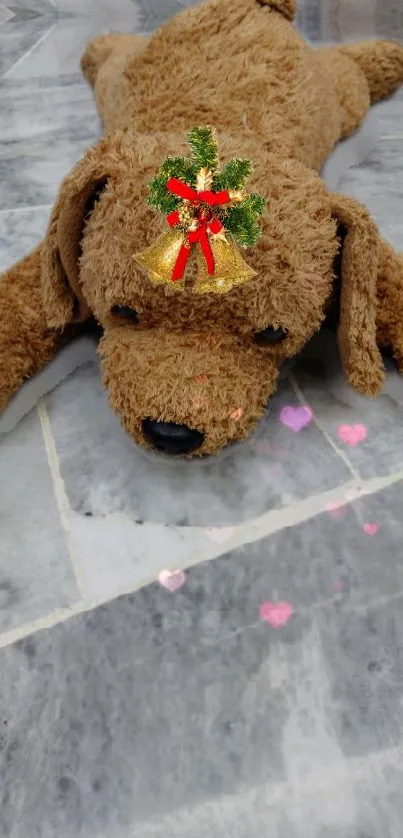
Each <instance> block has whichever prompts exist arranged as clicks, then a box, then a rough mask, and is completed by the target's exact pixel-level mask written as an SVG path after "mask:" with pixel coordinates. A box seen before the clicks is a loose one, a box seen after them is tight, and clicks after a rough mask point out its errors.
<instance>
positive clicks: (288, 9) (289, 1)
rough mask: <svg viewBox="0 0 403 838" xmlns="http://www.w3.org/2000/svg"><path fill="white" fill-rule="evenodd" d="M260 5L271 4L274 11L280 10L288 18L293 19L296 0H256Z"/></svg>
mask: <svg viewBox="0 0 403 838" xmlns="http://www.w3.org/2000/svg"><path fill="white" fill-rule="evenodd" d="M257 2H258V3H260V5H261V6H271V8H272V9H275V11H276V12H281V14H282V15H284V17H286V18H287V19H288V20H294V17H295V13H296V6H297V4H296V0H257Z"/></svg>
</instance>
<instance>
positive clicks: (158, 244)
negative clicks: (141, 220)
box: [133, 126, 266, 294]
mask: <svg viewBox="0 0 403 838" xmlns="http://www.w3.org/2000/svg"><path fill="white" fill-rule="evenodd" d="M188 142H189V145H190V148H191V152H192V153H191V156H190V157H167V158H166V160H165V161H164V163H163V164H162V166H161V167H160V169H159V171H158V173H157V175H156V176H155V178H154V179H153V180H152V181H151V183H150V194H149V197H148V203H149V204H150V206H152V207H154V208H155V209H158V210H159V211H160V212H162V213H163V214H164V215H165V217H166V221H167V223H168V225H169V227H170V228H171V229H170V230H169V231H167V232H165V233H162V235H161V236H159V238H158V239H157V241H155V242H154V243H153V244H152V245H150V247H148V248H146V249H145V250H143V251H142V252H141V253H137V254H136V255H135V256H134V257H133V258H134V259H135V261H136V262H138V263H139V264H140V265H141V266H142V267H144V268H146V269H147V270H148V272H149V278H150V279H151V281H152V282H155V283H168V284H172V283H175V285H176V287H182V288H183V285H184V280H185V273H186V268H187V265H188V261H189V257H190V255H191V253H192V250H193V248H195V251H196V260H197V261H196V264H197V279H196V283H195V286H194V289H193V290H194V291H195V292H196V293H199V294H203V293H211V292H213V293H226V292H227V291H229V290H230V289H231V288H233V287H234V286H235V285H240V284H241V283H243V282H246V281H247V280H249V279H250V278H251V277H252V276H254V275H255V271H254V270H253V269H252V268H250V267H249V266H248V265H247V263H246V262H245V261H244V259H243V258H242V256H241V254H240V252H239V250H238V247H237V244H236V242H237V243H238V244H240V245H241V247H244V248H246V247H250V246H251V245H253V244H255V243H256V242H257V240H258V238H259V236H260V234H261V230H260V227H259V224H258V218H259V217H260V216H261V215H262V214H263V212H264V209H265V206H266V202H265V200H264V198H262V197H261V196H260V195H257V194H256V193H253V192H252V193H250V194H248V193H246V192H245V191H244V186H245V183H246V181H247V180H248V178H249V177H250V174H251V171H252V165H251V163H250V161H249V160H241V159H239V158H234V159H232V160H230V161H229V162H228V163H227V164H226V166H224V168H223V170H222V171H221V172H220V171H219V170H218V143H217V140H216V136H215V132H214V130H213V129H212V128H211V127H210V126H207V127H201V128H200V127H199V128H193V129H192V130H191V131H190V132H189V134H188Z"/></svg>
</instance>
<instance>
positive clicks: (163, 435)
mask: <svg viewBox="0 0 403 838" xmlns="http://www.w3.org/2000/svg"><path fill="white" fill-rule="evenodd" d="M142 429H143V435H144V438H145V439H146V440H147V442H149V443H150V444H151V445H152V446H153V447H154V448H158V450H159V451H163V452H164V453H165V454H191V452H192V451H196V448H199V446H200V445H201V444H202V442H203V437H204V435H203V434H202V433H201V432H200V431H193V430H192V429H191V428H188V427H187V425H176V424H175V423H174V422H155V421H154V420H153V419H143V423H142Z"/></svg>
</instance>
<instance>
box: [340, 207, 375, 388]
mask: <svg viewBox="0 0 403 838" xmlns="http://www.w3.org/2000/svg"><path fill="white" fill-rule="evenodd" d="M330 197H331V203H332V214H333V216H334V217H335V218H336V219H337V221H338V223H339V225H340V228H341V229H342V231H343V236H342V239H343V242H342V244H341V247H342V252H341V258H340V268H341V291H340V319H339V326H338V344H339V351H340V356H341V362H342V365H343V370H344V374H345V376H346V378H347V380H348V381H349V382H350V384H352V385H353V387H355V388H356V389H357V390H359V391H360V392H361V393H363V394H364V395H366V396H375V395H376V394H377V393H379V391H380V390H381V389H382V384H383V381H384V377H385V373H384V366H383V361H382V356H381V353H380V351H379V349H378V346H377V342H376V307H377V303H376V286H377V276H378V266H379V259H380V244H381V240H380V236H379V232H378V229H377V227H376V225H375V223H374V221H373V220H372V219H371V217H370V215H369V213H368V212H367V210H366V209H365V208H364V207H363V206H361V204H359V203H358V202H357V201H355V200H354V199H352V198H347V197H344V196H343V195H336V194H334V195H331V196H330Z"/></svg>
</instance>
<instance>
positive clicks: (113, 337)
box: [0, 0, 403, 455]
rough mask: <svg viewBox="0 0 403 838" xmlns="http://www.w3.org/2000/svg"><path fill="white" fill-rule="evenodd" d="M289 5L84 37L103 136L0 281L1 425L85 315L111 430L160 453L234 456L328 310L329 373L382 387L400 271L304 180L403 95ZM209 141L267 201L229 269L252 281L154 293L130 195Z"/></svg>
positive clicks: (363, 228)
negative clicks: (312, 34) (331, 325)
mask: <svg viewBox="0 0 403 838" xmlns="http://www.w3.org/2000/svg"><path fill="white" fill-rule="evenodd" d="M294 12H295V8H294V0H267V2H264V0H260V2H258V0H208V2H206V3H204V4H202V5H200V6H194V7H191V8H189V9H187V10H186V11H185V12H183V13H181V14H180V15H178V16H177V17H176V18H174V19H173V20H171V21H170V22H168V23H167V24H166V25H165V26H163V27H162V28H161V29H160V30H159V31H158V32H156V33H155V34H154V35H153V36H152V37H151V38H150V39H149V40H148V41H146V40H143V39H142V38H140V37H139V36H136V35H103V36H101V37H100V38H97V39H95V40H94V41H93V42H91V43H90V44H89V46H88V48H87V51H86V53H85V55H84V56H83V59H82V67H83V71H84V73H85V75H86V77H87V78H88V80H89V82H90V83H91V84H92V85H93V86H94V91H95V97H96V102H97V106H98V110H99V113H100V115H101V117H102V120H103V123H104V127H105V137H104V139H102V140H101V141H100V142H99V143H98V145H96V146H95V147H94V148H92V149H91V150H90V151H89V152H88V153H87V154H86V155H85V157H84V158H83V160H82V161H80V162H79V164H78V165H77V166H76V168H75V169H74V170H73V172H72V173H71V174H70V175H68V177H67V178H66V179H65V181H64V183H63V184H62V187H61V190H60V193H59V197H58V199H57V202H56V204H55V207H54V209H53V212H52V216H51V220H50V224H49V229H48V232H47V235H46V238H45V240H44V242H43V243H42V244H41V245H39V247H38V248H37V249H36V250H35V251H34V252H33V253H32V254H31V255H30V256H28V257H26V259H24V260H23V261H22V262H20V263H18V264H17V265H15V266H14V267H13V268H11V269H10V270H9V271H8V272H7V273H6V274H5V275H4V276H3V278H2V281H1V283H0V409H1V408H2V407H4V406H5V405H6V404H7V402H8V400H9V399H10V397H11V396H12V395H13V394H14V393H15V392H16V390H17V389H18V388H19V387H20V386H21V384H22V382H23V381H24V379H26V378H27V377H29V376H31V375H33V374H34V373H35V372H37V371H38V370H39V369H40V368H41V367H43V366H44V365H45V364H46V363H47V362H48V361H49V360H50V359H51V358H52V357H53V355H54V354H55V352H56V351H57V350H58V348H59V347H60V346H61V345H62V343H63V342H65V341H66V340H68V339H70V338H71V337H73V336H74V334H76V333H77V331H79V330H80V329H83V328H85V325H86V323H87V322H89V320H90V318H92V317H95V318H96V320H97V321H98V322H99V323H100V324H101V326H102V327H103V330H104V337H103V338H102V341H101V343H100V354H101V357H102V367H103V377H104V383H105V386H106V387H107V390H108V393H109V401H110V404H111V406H112V408H113V409H115V410H117V411H118V413H119V414H120V416H121V419H122V422H123V425H124V427H125V428H126V430H127V431H128V432H129V433H130V434H131V435H132V436H133V438H134V439H135V440H136V441H137V442H139V443H141V444H145V445H150V444H151V445H154V446H155V447H158V448H161V449H163V450H165V451H167V452H168V453H185V454H191V453H193V452H194V453H195V454H197V455H202V454H206V453H213V452H216V451H217V450H219V449H220V448H221V447H222V446H224V445H225V444H227V443H228V442H230V441H232V440H235V439H242V438H245V437H246V436H247V435H248V434H249V433H250V431H251V429H252V428H253V427H254V425H255V424H256V422H257V421H258V419H259V417H261V415H262V413H263V412H264V409H265V406H266V404H267V401H268V399H269V398H270V396H271V394H272V393H273V391H274V389H275V386H276V381H277V377H278V372H279V368H280V366H281V363H282V362H283V361H284V360H285V359H287V358H290V357H292V356H293V355H295V354H296V353H297V352H298V351H299V350H300V349H301V348H302V347H303V346H304V345H305V344H306V342H307V341H308V340H309V339H310V338H311V336H312V335H313V334H314V333H315V331H317V330H318V329H319V328H320V325H321V323H322V322H323V320H324V318H325V317H326V314H327V312H328V311H329V309H330V307H331V306H332V305H333V304H334V302H335V285H336V278H335V272H334V265H335V258H336V256H337V254H338V252H339V250H340V248H341V247H342V252H341V256H340V259H339V261H340V266H341V267H340V274H341V275H340V277H339V280H341V281H340V283H338V284H340V291H339V292H338V294H337V296H338V312H339V315H338V316H339V326H338V341H339V348H340V355H341V359H342V364H343V368H344V372H345V375H346V377H347V379H348V380H349V381H350V383H351V384H352V385H353V386H355V387H356V388H357V389H358V390H359V391H360V392H362V393H364V394H366V395H375V394H376V393H378V392H379V391H380V389H381V387H382V382H383V377H384V371H383V363H382V356H381V352H380V350H381V348H383V347H388V348H390V349H391V350H392V351H393V353H394V356H395V358H396V360H397V363H398V365H399V366H400V367H402V368H403V259H402V257H401V256H400V255H399V254H396V253H395V252H394V251H393V249H392V248H391V247H390V246H389V245H388V244H387V243H386V242H384V241H383V240H382V239H381V238H380V236H379V233H378V230H377V228H376V225H375V224H374V222H373V221H372V220H371V218H370V217H369V215H368V213H367V211H366V210H365V209H364V207H362V206H361V205H360V204H358V203H357V202H356V201H355V200H352V199H349V198H345V197H342V196H339V195H336V194H330V193H329V192H328V191H327V189H326V186H325V184H324V183H323V181H322V180H321V179H320V177H319V175H318V174H317V172H318V171H319V170H320V168H321V166H322V164H323V162H324V161H325V160H326V157H327V156H328V154H329V153H330V151H331V150H332V148H333V147H334V145H335V143H336V142H337V141H338V140H340V139H341V138H343V137H346V136H348V135H349V134H351V133H353V132H354V131H355V130H356V129H357V128H358V127H359V125H360V124H361V122H362V120H363V118H364V116H365V114H366V112H367V110H368V108H369V107H370V104H371V103H372V102H376V101H378V100H379V99H381V98H383V97H385V96H388V95H390V94H391V93H392V92H393V91H394V90H395V89H396V88H397V87H398V86H399V85H400V84H401V83H402V81H403V47H401V46H399V45H398V44H395V43H393V42H386V41H373V42H367V43H361V44H357V45H349V46H342V47H326V48H322V49H312V48H311V47H310V46H309V45H308V44H306V43H305V41H304V40H303V39H302V38H301V37H300V35H299V34H298V33H297V31H296V30H295V29H294V27H293V25H292V18H293V16H294ZM203 124H210V125H213V126H214V127H215V129H216V130H217V134H218V140H219V146H220V155H221V162H222V163H225V162H226V160H228V159H229V158H231V157H233V156H239V157H247V158H249V159H251V160H252V161H253V165H254V170H253V175H252V178H251V182H250V184H251V188H253V189H254V190H255V191H257V192H259V193H261V194H263V195H264V196H265V197H266V199H267V211H266V212H265V215H264V217H263V219H262V236H261V239H260V240H259V242H258V244H257V245H255V246H254V247H253V248H251V249H250V250H248V251H247V252H246V255H245V258H246V260H247V262H248V264H249V265H250V266H251V267H252V268H253V269H254V270H255V271H256V276H255V277H254V278H253V279H251V280H249V281H248V282H245V283H244V284H242V285H239V286H237V287H235V288H233V289H232V290H231V291H229V292H228V293H227V294H222V295H217V294H214V293H207V294H203V295H200V294H196V293H195V292H194V280H195V271H196V269H195V264H194V262H192V261H191V263H190V265H189V267H188V270H187V273H186V282H185V286H184V288H182V289H180V290H179V289H178V288H177V287H175V284H174V283H172V286H170V285H169V284H167V285H161V286H155V285H153V284H152V283H151V282H150V280H149V279H148V277H147V275H146V273H145V272H144V271H143V270H142V269H141V268H140V267H139V266H138V264H137V263H136V262H135V260H134V259H133V255H134V254H135V253H137V252H139V251H141V250H143V249H144V248H145V247H147V246H148V245H150V244H152V242H153V241H155V239H156V237H157V236H158V234H159V233H160V232H161V229H162V222H161V218H160V217H158V216H157V215H156V213H155V212H154V211H153V210H152V209H151V208H150V207H149V206H148V205H147V203H146V197H147V185H148V183H149V181H150V179H151V178H152V177H153V175H154V174H155V172H156V170H157V168H158V166H159V165H160V163H161V162H162V160H163V159H164V158H165V157H166V156H167V155H177V154H187V146H186V134H187V132H188V130H189V129H190V128H192V127H193V126H194V125H203Z"/></svg>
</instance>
